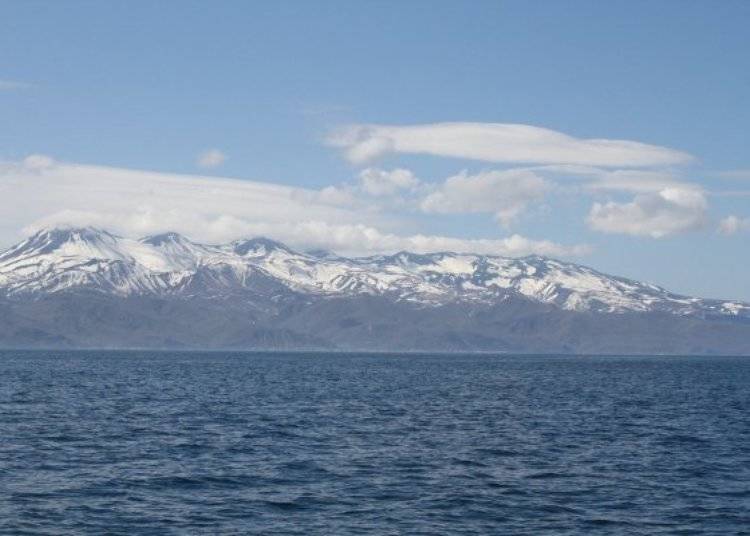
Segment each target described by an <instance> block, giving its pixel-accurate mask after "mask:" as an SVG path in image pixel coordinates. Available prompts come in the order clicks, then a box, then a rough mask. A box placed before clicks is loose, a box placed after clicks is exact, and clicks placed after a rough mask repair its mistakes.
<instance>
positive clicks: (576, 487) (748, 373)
mask: <svg viewBox="0 0 750 536" xmlns="http://www.w3.org/2000/svg"><path fill="white" fill-rule="evenodd" d="M0 433H1V434H2V437H1V438H0V533H3V534H67V533H70V534H73V533H75V534H103V533H108V534H128V535H133V534H253V533H257V534H271V533H273V534H300V535H301V534H304V535H329V534H529V535H532V534H533V535H539V534H592V533H597V534H600V533H604V534H717V535H718V534H721V535H727V534H748V530H749V529H748V528H749V527H750V359H743V358H721V357H719V358H717V357H712V358H695V357H685V358H662V357H653V358H634V357H622V358H617V357H555V356H548V357H528V356H517V357H514V356H490V355H481V356H477V355H474V356H427V355H424V356H418V355H404V356H395V355H346V354H335V355H332V354H327V355H326V354H312V353H311V354H251V353H244V354H243V353H187V352H185V353H179V352H164V353H155V352H17V351H8V352H0Z"/></svg>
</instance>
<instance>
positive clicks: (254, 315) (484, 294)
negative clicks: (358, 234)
mask: <svg viewBox="0 0 750 536" xmlns="http://www.w3.org/2000/svg"><path fill="white" fill-rule="evenodd" d="M63 304H67V305H65V306H64V305H63ZM97 310H98V311H99V312H95V311H97ZM160 310H161V311H171V312H170V313H169V314H170V315H172V316H170V317H167V316H161V317H160V316H159V314H158V311H160ZM0 313H4V316H5V318H6V329H5V331H6V332H7V333H5V334H3V333H2V332H0V345H6V346H7V345H13V344H16V343H20V342H23V341H25V343H27V344H31V345H33V343H34V341H35V340H43V339H44V340H59V341H60V344H61V345H63V346H72V347H78V346H84V347H85V346H91V345H93V344H94V343H95V341H98V342H96V344H104V345H105V346H107V345H111V346H118V345H124V344H130V345H135V346H138V345H139V344H141V343H143V344H145V345H146V346H149V345H153V346H160V347H161V346H165V347H173V346H174V347H181V346H185V347H195V348H201V347H207V348H209V347H210V348H214V347H216V348H219V347H232V348H235V347H236V348H260V347H263V348H266V347H268V348H277V347H278V348H287V349H289V348H301V347H305V348H308V347H320V348H347V349H364V350H367V349H380V350H383V349H394V350H399V349H403V350H426V351H429V350H430V349H437V348H455V349H459V350H472V349H476V350H482V351H520V350H525V349H529V350H532V351H533V350H534V349H541V350H544V351H556V350H565V351H572V352H576V351H583V350H584V349H586V348H591V349H593V350H596V349H601V348H612V349H613V350H614V349H617V350H618V351H624V352H625V353H627V350H628V348H635V349H636V350H637V351H638V352H640V351H657V350H659V351H661V352H662V353H664V352H666V353H669V352H672V351H684V350H685V349H687V350H689V349H690V348H697V349H699V350H700V351H701V352H710V351H711V349H712V348H715V350H717V351H719V350H721V349H722V348H724V349H728V350H732V351H733V352H736V351H742V352H748V353H750V305H749V304H746V303H743V302H740V301H733V300H710V299H701V298H692V297H687V296H682V295H679V294H675V293H671V292H669V291H667V290H666V289H663V288H661V287H658V286H656V285H651V284H648V283H641V282H638V281H634V280H630V279H626V278H622V277H617V276H610V275H607V274H603V273H601V272H598V271H596V270H594V269H593V268H589V267H587V266H581V265H578V264H574V263H570V262H563V261H559V260H556V259H550V258H546V257H541V256H527V257H522V258H510V257H501V256H493V255H475V254H468V253H454V252H438V253H423V254H422V253H411V252H397V253H394V254H390V255H373V256H368V257H355V258H347V257H343V256H339V255H335V254H330V252H329V253H327V254H326V255H323V256H320V255H315V254H311V253H300V252H297V251H295V250H293V249H292V248H289V247H287V246H286V245H284V244H282V243H281V242H277V241H274V240H271V239H268V238H263V237H255V238H250V239H242V240H235V241H233V242H230V243H228V244H200V243H197V242H193V241H191V240H190V239H188V238H186V237H184V236H182V235H180V234H178V233H174V232H167V233H160V234H157V235H151V236H147V237H144V238H141V239H132V238H125V237H120V236H117V235H116V234H113V233H110V232H108V231H105V230H102V229H97V228H92V227H83V228H74V227H71V228H66V229H59V228H57V229H43V230H40V231H38V232H37V233H35V234H34V235H32V236H30V237H29V238H27V239H26V240H24V241H22V242H20V243H19V244H16V245H15V246H12V247H11V248H9V249H8V250H6V251H4V252H2V253H0ZM230 313H231V314H230ZM51 315H52V316H51ZM315 315H317V317H316V316H315ZM123 316H127V318H129V319H130V320H129V321H128V322H126V323H125V324H122V318H121V317H123ZM35 317H38V318H43V319H46V320H45V321H44V322H37V323H36V325H35V322H34V320H35ZM69 317H76V318H77V320H76V325H77V326H78V327H77V328H76V327H75V326H71V325H68V321H69ZM145 319H148V322H146V320H145ZM178 319H182V320H179V321H178ZM219 319H220V320H221V321H220V322H219V323H218V324H214V323H215V322H218V321H219ZM147 323H150V325H153V326H159V325H161V329H158V328H154V329H155V331H154V332H153V333H152V332H151V331H150V330H151V329H152V328H151V327H149V326H147V325H146V324H147ZM42 324H44V326H43V327H42ZM199 324H203V325H205V326H211V325H214V332H212V331H210V330H207V329H205V330H204V329H197V328H196V326H197V325H199ZM650 324H653V325H650ZM86 325H92V326H93V325H96V326H98V328H97V329H98V330H99V331H100V332H101V333H100V334H97V333H96V332H95V331H96V330H94V331H92V332H90V333H88V331H87V330H86V329H83V326H86ZM129 325H130V327H128V326H129ZM14 326H15V327H14ZM115 326H117V328H116V329H115ZM368 326H369V327H368ZM626 326H631V327H630V328H628V329H625V327H626ZM656 326H660V327H659V329H660V330H661V331H662V333H658V332H656V331H655V330H656ZM191 329H192V331H193V332H194V333H192V334H191V333H190V332H191ZM34 330H38V331H39V330H40V331H41V332H43V333H38V334H37V335H36V336H35V335H34V333H35V331H34ZM410 330H411V331H410ZM597 330H599V331H601V332H600V333H596V331H597ZM623 330H624V331H623ZM160 331H162V332H163V333H160ZM110 332H111V335H110V336H109V338H107V337H104V338H102V337H103V334H104V333H110ZM115 332H117V333H115ZM607 332H609V333H610V334H617V335H611V337H621V338H622V340H621V341H620V342H618V343H617V344H615V341H614V339H613V340H610V341H609V342H607V341H606V338H607V336H608V333H607ZM620 332H622V333H621V334H620ZM85 333H88V334H87V335H84V334H85ZM139 333H140V335H139ZM147 333H148V335H147ZM550 333H556V334H557V335H556V336H555V337H557V338H558V340H555V337H552V338H549V337H550V335H549V334H550ZM719 333H720V335H719ZM198 334H201V336H202V337H203V338H204V339H203V341H202V340H201V338H200V337H199V336H198ZM222 334H223V335H222ZM35 337H36V338H35ZM139 337H140V338H139ZM56 338H57V339H56ZM638 338H641V339H643V341H651V342H649V343H648V344H645V343H644V342H642V341H638V340H637V339H638ZM678 338H679V339H680V340H678ZM722 339H723V340H722ZM14 341H15V342H14ZM690 341H692V342H690ZM712 345H713V346H712Z"/></svg>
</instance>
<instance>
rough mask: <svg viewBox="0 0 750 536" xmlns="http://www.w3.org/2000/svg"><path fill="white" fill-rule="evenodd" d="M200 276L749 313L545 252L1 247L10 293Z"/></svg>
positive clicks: (61, 235) (171, 288)
mask: <svg viewBox="0 0 750 536" xmlns="http://www.w3.org/2000/svg"><path fill="white" fill-rule="evenodd" d="M199 273H201V274H211V275H209V276H208V279H207V281H210V284H212V285H219V286H221V285H223V286H224V287H225V288H224V290H225V291H227V292H232V288H233V287H232V285H241V286H243V285H252V284H253V281H255V278H256V276H258V275H264V276H265V277H270V278H272V279H273V280H275V281H277V282H279V283H281V284H282V285H283V286H284V287H287V288H288V289H290V290H291V291H295V292H300V293H308V294H319V295H330V296H340V295H351V294H362V293H365V294H373V295H388V296H391V297H393V298H394V299H398V300H409V301H416V302H420V303H424V304H426V305H440V304H443V303H446V302H449V301H455V300H470V301H484V302H487V303H497V302H499V301H502V300H504V299H506V298H507V297H508V295H516V296H518V297H519V298H521V297H522V298H526V299H529V300H532V301H536V302H543V303H547V304H551V305H555V306H557V307H560V308H563V309H567V310H573V311H599V312H610V313H623V312H643V311H662V312H669V313H673V314H680V315H684V314H694V313H697V312H700V311H704V312H711V313H713V314H717V313H718V314H723V315H732V316H738V315H749V316H750V306H748V305H746V304H742V303H736V302H716V301H711V300H699V299H697V298H687V297H684V296H677V295H673V294H670V293H668V292H666V291H665V290H664V289H661V288H659V287H656V286H654V285H650V284H643V283H638V282H635V281H629V280H625V279H621V278H617V277H611V276H607V275H605V274H601V273H598V272H596V271H595V270H592V269H590V268H587V267H583V266H578V265H575V264H570V263H564V262H560V261H556V260H552V259H546V258H542V257H525V258H520V259H510V258H503V257H493V256H481V255H469V254H454V253H449V252H444V253H435V254H427V255H415V254H411V253H406V252H403V253H399V254H396V255H391V256H384V255H381V256H374V257H367V258H356V259H347V258H343V257H337V256H325V257H316V256H314V255H308V254H303V253H297V252H295V251H292V250H290V249H289V248H287V247H286V246H284V245H283V244H279V243H277V242H273V241H271V240H267V239H262V238H258V239H252V240H244V241H235V242H233V243H231V244H227V245H216V246H208V245H202V244H197V243H194V242H191V241H190V240H188V239H187V238H185V237H183V236H180V235H178V234H176V233H165V234H161V235H155V236H151V237H146V238H143V239H140V240H133V239H129V238H122V237H118V236H115V235H112V234H110V233H107V232H105V231H100V230H96V229H92V228H83V229H68V230H64V229H63V230H61V229H51V230H45V231H40V232H39V233H37V234H36V235H34V236H32V237H30V238H29V239H27V240H25V241H23V242H22V243H20V244H18V245H17V246H14V247H12V248H10V249H9V250H8V251H6V252H4V253H2V254H0V292H3V291H4V292H5V293H7V294H18V293H25V292H59V291H63V290H66V289H74V288H87V289H94V290H97V291H100V292H109V293H114V294H118V295H131V294H170V293H171V294H174V293H179V292H181V291H182V290H181V289H183V288H184V287H185V286H186V285H189V284H190V282H191V281H192V280H193V279H194V278H195V277H198V274H199ZM509 293H510V294H509Z"/></svg>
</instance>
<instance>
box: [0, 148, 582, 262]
mask: <svg viewBox="0 0 750 536" xmlns="http://www.w3.org/2000/svg"><path fill="white" fill-rule="evenodd" d="M375 177H377V178H375ZM366 179H367V180H365V181H364V184H366V185H368V186H366V187H368V188H370V190H373V187H374V185H377V186H375V187H374V191H375V192H376V193H380V192H382V191H384V190H383V188H385V187H384V186H383V184H390V182H392V181H393V180H394V177H388V176H387V174H385V175H382V176H379V175H377V173H376V172H374V171H372V172H371V173H370V174H369V175H366ZM373 180H374V182H373ZM414 180H415V179H411V178H409V177H408V175H403V174H397V178H396V179H395V181H396V182H395V184H396V186H397V187H398V188H397V189H399V188H401V187H402V186H403V185H404V184H412V183H413V182H414ZM368 181H369V182H368ZM399 185H400V186H399ZM389 188H390V187H388V188H385V190H388V191H390V190H389ZM0 196H2V198H3V199H4V200H6V204H7V206H6V208H5V212H4V218H3V221H2V223H0V236H2V238H3V239H4V241H5V242H7V243H9V242H11V241H12V240H13V239H15V237H17V236H18V230H19V229H21V228H23V229H24V231H25V233H31V232H33V231H35V230H37V229H39V228H40V227H49V226H61V225H63V226H64V225H73V226H80V225H95V226H99V227H105V228H108V229H113V230H115V231H117V232H120V233H122V234H124V235H127V236H140V235H143V234H151V233H156V232H163V231H168V230H174V231H178V232H181V233H185V234H189V235H192V236H195V237H196V238H197V239H199V240H203V241H214V242H223V241H227V240H231V239H236V238H239V237H248V236H268V237H271V238H275V239H278V240H282V241H284V242H287V243H289V244H290V245H292V246H295V247H302V248H325V249H331V250H334V251H337V252H340V253H344V254H369V253H376V252H393V251H398V250H404V249H405V250H410V251H415V252H432V251H442V250H452V251H466V252H477V253H485V254H498V255H509V256H522V255H528V254H541V255H550V256H574V255H580V254H584V253H585V252H587V251H588V248H587V246H585V245H575V244H573V245H561V244H556V243H554V242H551V241H549V240H533V239H529V238H525V237H523V236H521V235H518V234H512V235H510V236H507V237H503V238H498V239H471V238H461V237H457V236H443V235H436V234H428V233H420V232H413V233H405V232H404V229H407V228H409V227H410V222H409V221H408V219H407V218H405V217H404V216H403V215H400V214H394V213H388V212H384V211H382V210H381V209H380V208H378V207H374V208H373V207H369V208H368V207H367V206H366V205H363V204H362V203H361V202H360V201H357V200H356V199H354V198H353V197H352V198H351V199H346V198H344V197H342V196H338V197H337V196H335V195H331V193H330V191H328V192H326V190H325V189H324V190H311V189H304V188H296V187H290V186H281V185H277V184H271V183H265V182H256V181H247V180H238V179H228V178H219V177H201V176H189V175H176V174H166V173H157V172H149V171H136V170H129V169H121V168H111V167H104V166H90V165H80V164H71V163H61V162H55V161H54V160H52V159H51V158H49V157H46V156H42V155H32V156H29V157H27V158H26V159H24V160H23V161H22V162H17V163H5V164H2V165H0Z"/></svg>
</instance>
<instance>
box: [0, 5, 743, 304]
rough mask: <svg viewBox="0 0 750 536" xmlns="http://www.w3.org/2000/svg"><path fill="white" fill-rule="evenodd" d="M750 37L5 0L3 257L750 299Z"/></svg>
mask: <svg viewBox="0 0 750 536" xmlns="http://www.w3.org/2000/svg"><path fill="white" fill-rule="evenodd" d="M749 21H750V3H748V2H744V1H735V2H732V1H723V2H709V1H704V2H698V1H694V2H683V1H674V2H670V1H661V2H637V1H631V2H594V1H591V2H574V1H568V2H556V1H555V2H552V1H550V2H542V1H540V2H500V1H492V2H478V1H477V2H417V1H414V2H321V3H312V2H272V3H259V2H258V3H252V2H219V3H215V4H211V5H209V4H208V3H205V2H176V1H173V2H160V3H155V2H154V3H147V2H107V3H102V2H93V1H92V2H65V3H62V2H58V3H53V2H33V1H23V2H21V1H18V2H3V3H1V4H0V29H1V31H0V125H2V128H0V160H2V161H3V162H4V163H3V164H2V168H0V195H2V196H3V197H4V198H5V201H6V203H5V206H6V209H5V210H7V212H6V214H5V217H4V218H3V221H2V222H1V223H0V245H2V246H6V245H9V244H10V243H12V242H13V241H15V240H17V239H18V238H19V237H20V236H22V235H23V233H26V232H28V231H29V229H31V228H33V227H34V226H39V225H48V224H63V223H71V224H79V223H80V224H86V223H91V224H97V225H104V226H106V224H110V226H112V227H114V228H115V230H118V231H119V232H122V233H124V234H135V235H137V234H139V233H140V234H148V233H149V232H152V231H154V232H155V231H157V230H166V229H165V228H166V227H169V228H176V230H178V231H181V232H185V233H186V234H187V235H189V236H193V237H195V238H198V239H205V240H217V241H218V240H223V239H225V238H231V237H235V238H236V236H234V235H239V234H247V233H263V234H268V235H272V236H275V237H277V238H281V239H284V240H286V241H288V242H291V243H293V244H295V245H298V246H299V247H304V246H307V245H310V246H327V247H332V248H335V249H339V250H344V251H349V252H353V253H368V252H372V251H377V250H388V249H393V248H401V247H406V248H411V249H423V250H429V249H434V248H440V247H442V246H455V247H458V248H462V249H467V248H472V249H477V250H482V251H487V252H493V251H494V252H497V253H502V254H527V253H535V252H536V253H543V254H550V255H554V256H561V257H566V258H570V259H573V260H576V261H577V262H582V263H585V264H588V265H591V266H594V267H596V268H598V269H600V270H602V271H606V272H609V273H615V274H620V275H625V276H628V277H633V278H636V279H642V280H646V281H651V282H655V283H658V284H660V285H663V286H666V287H668V288H670V289H673V290H676V291H680V292H685V293H690V294H695V295H700V296H709V297H726V298H741V299H745V300H750V278H748V277H747V266H748V264H750V248H749V247H748V246H749V245H750V153H749V152H748V148H749V147H750V143H748V142H750V135H748V125H749V124H750V68H748V67H749V66H748V60H747V53H748V51H750V32H748V31H747V26H748V22H749ZM591 139H595V140H600V139H605V140H629V141H630V142H637V145H635V146H633V145H623V144H618V143H617V142H614V145H612V143H608V144H604V145H602V144H601V143H592V142H587V141H586V140H591ZM415 140H416V141H415ZM420 140H421V141H420ZM484 146H486V150H484V151H479V153H480V154H478V153H477V147H484ZM605 146H606V147H605ZM212 151H213V152H212ZM30 155H32V156H30ZM201 161H202V162H203V164H204V165H201ZM134 170H145V171H148V172H149V173H140V172H137V171H134ZM195 176H203V177H207V178H206V179H200V180H198V179H196V178H195ZM212 177H216V178H215V179H212ZM219 177H226V178H233V179H241V180H242V181H245V183H246V184H244V185H240V186H242V187H238V185H237V184H236V181H228V180H226V179H223V178H219ZM191 203H193V204H191ZM191 212H192V213H191ZM196 214H198V216H196ZM510 237H514V238H513V239H512V240H511V239H510Z"/></svg>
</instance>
